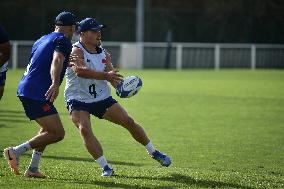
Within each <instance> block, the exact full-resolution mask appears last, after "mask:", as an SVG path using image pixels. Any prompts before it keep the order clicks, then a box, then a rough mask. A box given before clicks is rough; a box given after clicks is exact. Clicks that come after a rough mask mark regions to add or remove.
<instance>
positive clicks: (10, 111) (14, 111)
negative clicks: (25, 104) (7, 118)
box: [0, 110, 25, 115]
mask: <svg viewBox="0 0 284 189" xmlns="http://www.w3.org/2000/svg"><path fill="white" fill-rule="evenodd" d="M1 113H5V114H23V115H25V112H24V111H19V110H0V114H1Z"/></svg>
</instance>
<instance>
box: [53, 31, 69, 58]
mask: <svg viewBox="0 0 284 189" xmlns="http://www.w3.org/2000/svg"><path fill="white" fill-rule="evenodd" d="M54 45H55V48H54V50H55V51H57V52H60V53H62V54H63V55H64V57H65V58H68V57H69V55H70V53H71V50H72V44H71V42H70V40H69V39H67V38H66V37H64V36H61V37H57V38H56V39H55V40H54Z"/></svg>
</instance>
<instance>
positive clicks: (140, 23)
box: [136, 0, 144, 68]
mask: <svg viewBox="0 0 284 189" xmlns="http://www.w3.org/2000/svg"><path fill="white" fill-rule="evenodd" d="M143 42H144V0H136V43H137V67H138V68H143V56H144V46H143Z"/></svg>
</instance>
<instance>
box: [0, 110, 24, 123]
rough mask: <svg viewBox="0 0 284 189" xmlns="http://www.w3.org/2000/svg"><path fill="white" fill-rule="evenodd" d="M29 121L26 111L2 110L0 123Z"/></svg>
mask: <svg viewBox="0 0 284 189" xmlns="http://www.w3.org/2000/svg"><path fill="white" fill-rule="evenodd" d="M21 118H24V119H21ZM28 121H29V120H28V118H27V117H26V115H25V113H24V111H17V110H0V122H11V123H19V122H20V123H27V122H28Z"/></svg>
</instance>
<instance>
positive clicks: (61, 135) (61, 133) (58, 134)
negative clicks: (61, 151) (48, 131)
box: [53, 129, 65, 142]
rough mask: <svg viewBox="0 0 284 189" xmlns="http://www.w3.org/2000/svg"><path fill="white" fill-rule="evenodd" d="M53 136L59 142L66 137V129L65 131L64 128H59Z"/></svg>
mask: <svg viewBox="0 0 284 189" xmlns="http://www.w3.org/2000/svg"><path fill="white" fill-rule="evenodd" d="M53 136H54V140H55V141H56V142H59V141H61V140H63V139H64V137H65V131H64V129H58V130H57V131H55V132H54V133H53Z"/></svg>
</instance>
